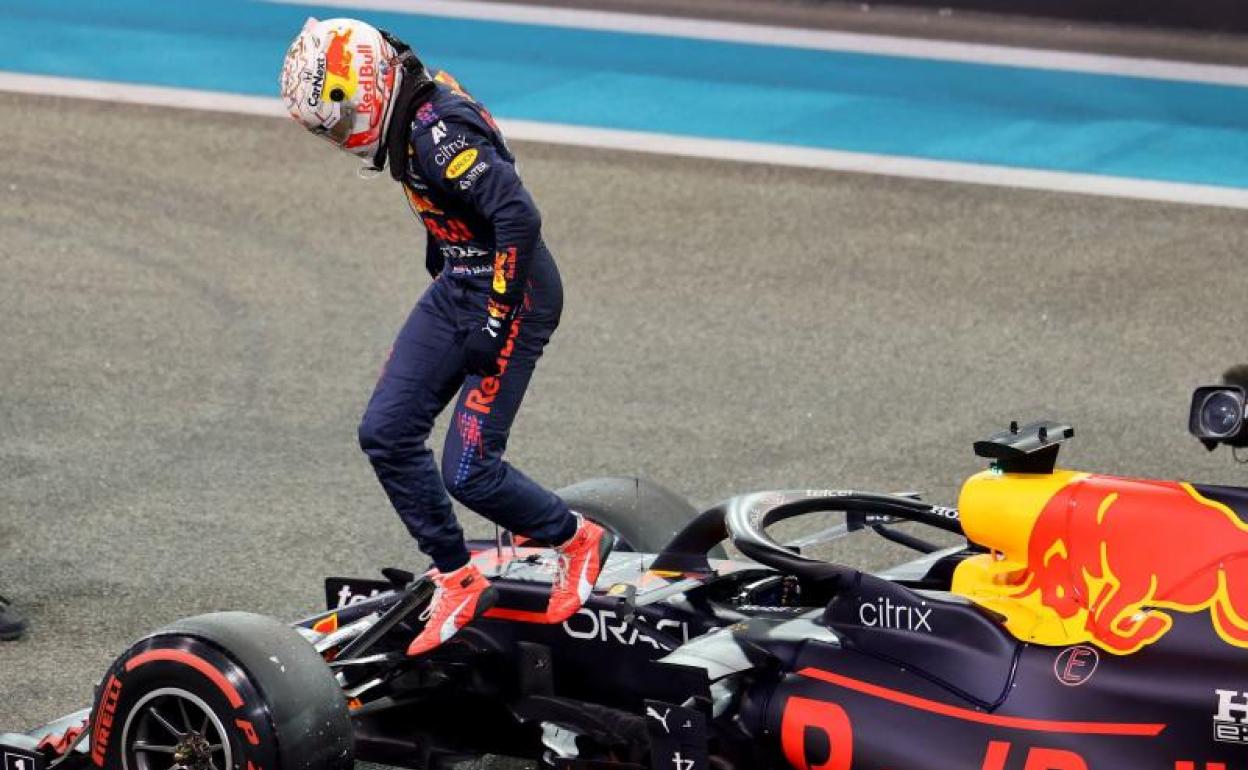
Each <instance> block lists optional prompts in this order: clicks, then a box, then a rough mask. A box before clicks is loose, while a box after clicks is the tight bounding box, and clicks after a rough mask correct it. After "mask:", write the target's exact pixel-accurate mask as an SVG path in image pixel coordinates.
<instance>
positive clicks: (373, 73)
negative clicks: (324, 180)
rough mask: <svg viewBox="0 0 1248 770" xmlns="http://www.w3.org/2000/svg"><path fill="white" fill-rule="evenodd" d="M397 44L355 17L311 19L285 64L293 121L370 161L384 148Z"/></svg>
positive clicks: (284, 92) (286, 96) (284, 94)
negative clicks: (382, 143)
mask: <svg viewBox="0 0 1248 770" xmlns="http://www.w3.org/2000/svg"><path fill="white" fill-rule="evenodd" d="M396 65H397V61H396V51H395V49H394V46H392V45H390V43H389V42H387V40H386V38H385V36H383V35H382V33H381V32H380V31H379V30H378V29H377V28H376V27H373V26H372V25H370V24H366V23H364V22H362V21H356V20H355V19H327V20H325V21H317V20H316V19H312V18H309V19H308V20H307V21H306V22H304V25H303V29H302V30H301V31H300V32H299V36H298V37H296V38H295V41H294V42H293V43H291V44H290V49H289V50H288V51H287V52H286V61H285V62H284V63H283V64H282V77H281V88H282V99H283V100H285V102H286V109H287V111H289V112H290V117H292V118H294V119H295V120H296V121H298V122H299V123H300V124H301V125H302V126H303V127H304V128H306V129H308V130H309V131H311V132H312V133H313V134H316V135H317V136H320V137H323V138H324V139H326V140H328V141H329V142H330V143H331V144H333V145H334V146H335V147H338V148H339V149H341V150H345V151H346V152H349V153H351V154H352V155H357V156H359V157H360V158H363V159H364V160H366V161H369V162H371V161H372V160H373V158H374V157H375V156H376V154H377V152H378V148H379V147H380V146H381V142H382V135H383V134H384V132H385V127H386V120H387V119H388V118H389V115H390V105H391V102H392V101H393V97H394V93H395V89H396V87H397V85H398V84H397V82H396V81H397V79H398V77H399V74H398V73H399V70H400V69H401V68H400V67H399V66H396Z"/></svg>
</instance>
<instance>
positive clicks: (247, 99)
mask: <svg viewBox="0 0 1248 770" xmlns="http://www.w3.org/2000/svg"><path fill="white" fill-rule="evenodd" d="M0 91H10V92H15V93H25V94H41V95H52V96H68V97H77V98H86V99H98V100H103V101H108V102H121V103H126V104H148V105H156V106H161V107H178V108H188V109H197V110H213V111H217V112H236V113H244V114H248V115H264V116H285V110H284V109H283V107H282V105H281V102H280V101H279V100H278V99H276V98H269V97H259V96H242V95H239V94H227V93H218V92H213V91H194V90H188V89H181V88H166V87H162V86H136V85H130V84H127V83H111V82H103V81H95V80H75V79H70V78H56V77H46V76H42V75H24V74H19V73H11V72H2V71H0ZM499 122H500V123H502V126H503V129H504V130H505V132H506V133H507V135H508V136H509V137H511V138H513V139H518V140H522V141H532V142H547V143H553V144H564V145H572V146H578V147H595V148H602V149H612V150H627V151H631V152H644V153H650V154H658V155H678V156H684V157H691V158H709V159H714V160H732V161H741V162H745V163H761V164H767V165H776V166H793V167H800V168H813V169H824V170H829V171H849V172H855V173H865V174H880V175H884V176H895V177H906V178H910V179H931V180H937V181H942V182H962V183H969V184H982V185H995V186H998V187H1013V188H1021V189H1028V190H1048V191H1053V192H1063V193H1078V194H1084V195H1101V196H1108V197H1113V198H1134V199H1140V200H1151V201H1164V202H1168V203H1187V204H1196V205H1204V206H1224V207H1229V208H1236V209H1248V190H1244V189H1238V188H1232V187H1213V186H1208V185H1196V184H1181V183H1177V182H1154V181H1149V180H1144V179H1125V178H1120V177H1108V176H1097V175H1095V174H1074V173H1067V172H1061V171H1040V170H1035V169H1023V168H1011V167H1007V166H989V165H980V164H976V163H955V162H948V161H935V160H924V159H921V158H908V157H903V156H895V155H869V154H866V153H855V152H840V151H837V150H819V149H812V148H806V147H793V146H791V145H780V144H762V143H757V142H738V141H731V140H725V139H701V138H697V137H689V136H675V135H671V134H652V133H646V132H641V131H617V130H614V129H606V128H586V127H583V126H569V125H562V124H557V123H538V122H534V121H528V120H500V121H499Z"/></svg>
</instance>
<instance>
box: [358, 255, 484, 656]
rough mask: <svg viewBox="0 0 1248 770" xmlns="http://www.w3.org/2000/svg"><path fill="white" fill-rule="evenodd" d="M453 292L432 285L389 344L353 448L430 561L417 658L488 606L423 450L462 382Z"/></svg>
mask: <svg viewBox="0 0 1248 770" xmlns="http://www.w3.org/2000/svg"><path fill="white" fill-rule="evenodd" d="M453 294H454V289H453V287H450V286H448V285H447V282H446V281H444V280H436V281H434V282H433V285H432V286H430V288H429V289H428V290H427V291H426V292H425V295H424V296H423V297H421V300H420V302H419V303H418V304H417V305H416V308H415V309H414V310H413V311H412V314H411V316H410V317H409V318H408V319H407V323H405V324H404V325H403V329H402V330H401V331H400V332H399V336H398V338H397V339H396V340H395V343H394V349H393V351H392V353H391V355H390V360H389V361H388V362H387V363H386V367H385V370H384V371H383V372H382V375H381V379H380V380H379V381H378V382H377V388H376V389H375V390H374V391H373V397H372V399H371V400H370V401H369V404H368V409H367V410H366V411H365V413H364V419H363V420H362V421H361V423H360V446H361V447H363V449H364V451H365V452H366V453H367V454H368V456H369V459H370V460H372V463H373V468H374V470H375V471H376V472H377V478H378V480H380V481H381V485H382V487H383V488H384V489H385V490H386V494H387V495H388V496H389V497H390V502H391V503H393V505H394V508H395V510H396V511H398V513H399V516H400V518H402V520H403V523H404V524H405V525H407V529H408V531H409V532H411V534H412V536H413V537H415V538H416V542H417V543H418V544H419V546H420V549H421V550H422V551H424V552H425V553H426V554H428V555H429V557H430V558H432V559H433V563H434V566H435V569H434V571H433V573H432V578H433V582H434V584H435V586H436V588H435V590H434V593H433V597H432V599H431V600H430V603H429V608H428V615H427V619H426V621H425V626H424V628H423V629H422V630H421V632H420V633H419V634H418V635H417V636H416V638H415V639H413V640H412V642H411V644H410V645H409V646H408V648H407V653H408V655H421V654H423V653H426V652H428V651H429V650H432V649H434V648H435V647H437V646H438V645H440V644H442V643H443V642H445V641H447V640H448V639H450V638H451V637H452V636H454V635H455V633H456V632H458V631H459V630H460V629H461V628H463V627H464V626H466V625H467V624H468V623H469V622H471V621H472V619H473V618H476V617H477V616H479V615H481V614H482V613H483V612H485V610H486V609H488V608H489V606H490V605H491V604H492V603H493V600H494V592H493V589H491V588H490V585H489V582H488V581H487V580H486V579H485V577H484V576H482V575H481V573H480V572H479V571H478V570H477V568H476V567H475V566H473V565H472V564H471V563H470V562H469V557H468V548H467V546H466V545H465V543H464V533H463V531H462V530H461V529H460V527H459V523H458V522H457V521H456V520H455V516H454V513H453V512H452V510H451V501H450V498H448V497H447V494H446V488H445V487H444V486H443V484H442V477H441V474H440V473H439V472H438V467H437V464H436V463H435V462H434V460H433V453H432V452H430V450H429V447H428V446H427V443H426V442H427V441H428V439H429V433H430V431H431V430H432V429H433V421H434V419H435V418H436V417H437V416H438V414H439V413H440V412H441V411H442V410H443V409H444V408H445V407H446V405H447V403H449V402H450V400H451V398H452V397H453V396H454V395H455V391H456V390H457V389H458V388H459V386H460V383H462V382H463V380H464V375H463V356H462V353H461V352H460V346H461V344H462V339H463V338H462V336H460V335H459V333H458V313H457V310H456V306H455V302H454V300H453Z"/></svg>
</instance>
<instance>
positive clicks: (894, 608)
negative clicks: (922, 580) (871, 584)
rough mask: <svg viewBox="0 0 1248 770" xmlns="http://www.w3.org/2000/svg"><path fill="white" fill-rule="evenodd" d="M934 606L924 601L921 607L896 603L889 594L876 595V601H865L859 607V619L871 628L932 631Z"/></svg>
mask: <svg viewBox="0 0 1248 770" xmlns="http://www.w3.org/2000/svg"><path fill="white" fill-rule="evenodd" d="M931 617H932V608H931V607H928V606H927V604H926V602H924V603H923V604H922V605H921V606H919V607H912V606H910V605H907V604H895V603H894V602H893V601H892V599H889V598H888V597H887V596H880V597H876V600H875V601H874V602H863V603H862V604H861V605H860V606H859V607H858V620H859V621H861V623H862V624H863V625H864V626H867V627H869V628H895V629H899V630H901V631H926V632H927V633H931V632H932V625H931V623H930V622H929V621H930V619H931Z"/></svg>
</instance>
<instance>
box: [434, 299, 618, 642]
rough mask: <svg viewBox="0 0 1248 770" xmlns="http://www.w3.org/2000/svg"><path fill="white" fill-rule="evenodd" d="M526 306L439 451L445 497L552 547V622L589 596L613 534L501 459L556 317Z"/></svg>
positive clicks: (467, 394) (468, 384)
mask: <svg viewBox="0 0 1248 770" xmlns="http://www.w3.org/2000/svg"><path fill="white" fill-rule="evenodd" d="M530 293H531V294H532V287H530ZM481 304H482V307H481V310H480V312H479V313H469V314H468V318H469V319H471V320H473V321H475V320H476V319H477V318H479V317H480V315H484V300H482V303H481ZM560 304H561V303H560ZM556 307H558V305H556ZM525 308H526V309H525V311H524V312H522V313H521V314H520V316H519V317H518V318H517V319H516V320H515V322H514V323H513V324H512V328H511V336H510V338H509V340H508V342H507V344H505V345H504V346H503V349H502V352H501V354H500V365H503V371H502V372H501V373H500V374H498V375H496V376H493V377H475V376H474V377H468V378H467V379H466V380H465V381H464V387H463V390H462V391H461V392H460V396H459V401H458V403H457V404H456V406H455V411H454V413H453V415H452V422H451V425H450V428H449V430H448V431H447V436H446V443H445V444H444V445H443V449H442V478H443V481H444V482H445V483H446V487H447V489H448V490H450V492H451V495H452V496H453V497H454V498H455V499H456V500H458V501H459V502H461V503H463V504H464V505H466V506H467V507H469V508H471V509H472V510H474V511H476V512H477V513H479V514H481V515H482V516H484V517H486V518H487V519H490V520H491V521H493V522H495V523H497V524H499V525H500V526H502V527H505V528H506V529H509V530H511V531H512V532H515V533H517V534H521V535H524V536H526V537H529V538H533V539H534V540H539V541H542V542H546V543H550V544H551V545H553V546H555V548H556V549H557V550H558V551H559V565H560V570H559V572H558V574H557V575H556V579H555V581H554V587H553V589H552V592H551V599H550V603H549V605H548V608H547V620H548V621H549V622H552V623H556V622H562V621H563V620H566V619H567V618H568V617H571V616H572V615H573V614H574V613H575V612H576V610H577V609H579V608H580V606H581V605H582V604H584V603H585V601H586V600H587V599H588V598H589V594H590V592H591V590H592V588H593V585H594V582H595V581H596V580H597V579H598V574H599V572H600V571H601V568H602V565H603V563H604V562H605V560H606V555H607V553H608V552H609V551H610V550H611V545H612V542H613V538H612V537H611V536H610V535H609V534H608V533H606V532H605V531H604V530H603V529H602V528H601V527H599V526H598V525H596V524H594V523H593V522H589V521H585V520H584V519H582V518H581V517H580V516H579V515H576V514H574V513H572V512H571V511H570V510H568V506H567V504H566V503H565V502H563V500H561V499H560V498H559V497H558V496H557V495H555V494H554V493H553V492H551V491H550V490H548V489H546V488H544V487H542V486H541V485H539V484H538V483H537V482H535V481H533V480H532V479H531V478H529V477H528V476H526V475H525V474H524V473H521V472H520V471H519V470H517V469H516V468H515V467H514V466H513V465H511V464H510V463H508V462H506V461H505V460H504V459H503V453H504V451H506V449H507V438H508V436H509V434H510V432H511V426H512V423H513V422H514V421H515V418H516V413H517V412H518V411H519V409H520V404H521V402H522V401H523V400H524V394H525V391H526V390H527V389H528V386H529V381H530V380H531V379H532V377H533V370H534V368H535V367H536V365H537V360H538V359H539V358H540V357H541V355H542V349H543V348H544V347H545V346H546V343H547V342H549V341H550V337H551V335H552V334H553V333H554V331H555V327H556V326H557V325H558V322H559V317H558V314H557V312H543V306H542V304H540V303H532V304H529V303H528V302H527V298H526V306H525Z"/></svg>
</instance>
